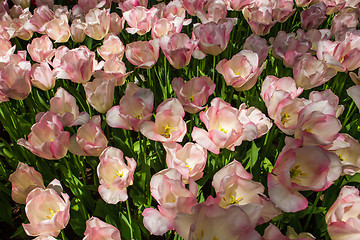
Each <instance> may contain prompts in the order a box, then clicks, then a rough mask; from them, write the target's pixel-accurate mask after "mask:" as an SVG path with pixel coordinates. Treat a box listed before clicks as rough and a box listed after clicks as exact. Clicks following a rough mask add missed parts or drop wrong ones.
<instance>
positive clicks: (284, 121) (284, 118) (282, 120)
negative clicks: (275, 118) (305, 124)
mask: <svg viewBox="0 0 360 240" xmlns="http://www.w3.org/2000/svg"><path fill="white" fill-rule="evenodd" d="M289 118H290V115H289V114H287V113H284V115H282V116H281V123H282V124H285V123H286V122H287V121H289Z"/></svg>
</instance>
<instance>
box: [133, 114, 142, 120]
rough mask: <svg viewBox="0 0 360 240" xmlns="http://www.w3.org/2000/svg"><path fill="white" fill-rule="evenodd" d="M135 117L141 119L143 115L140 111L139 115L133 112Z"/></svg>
mask: <svg viewBox="0 0 360 240" xmlns="http://www.w3.org/2000/svg"><path fill="white" fill-rule="evenodd" d="M134 117H135V118H136V119H142V118H143V115H142V113H140V114H139V115H138V114H135V116H134Z"/></svg>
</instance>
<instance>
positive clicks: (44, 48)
mask: <svg viewBox="0 0 360 240" xmlns="http://www.w3.org/2000/svg"><path fill="white" fill-rule="evenodd" d="M27 50H28V53H29V55H30V57H31V59H32V60H33V61H35V62H38V63H40V62H42V61H44V60H50V59H51V58H52V57H53V56H54V50H53V44H52V42H51V40H50V38H49V37H48V36H47V35H43V36H42V37H41V38H34V39H33V40H32V42H31V44H28V45H27Z"/></svg>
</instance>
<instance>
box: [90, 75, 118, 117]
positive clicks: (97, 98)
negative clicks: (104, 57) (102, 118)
mask: <svg viewBox="0 0 360 240" xmlns="http://www.w3.org/2000/svg"><path fill="white" fill-rule="evenodd" d="M83 86H84V90H85V93H86V100H87V101H88V102H89V103H90V105H91V106H92V107H93V108H95V109H96V111H98V112H99V113H106V112H107V111H108V110H109V109H110V108H111V107H112V105H113V101H114V91H115V82H114V81H112V80H109V81H108V80H104V79H100V78H95V79H94V81H92V82H87V83H85V84H83Z"/></svg>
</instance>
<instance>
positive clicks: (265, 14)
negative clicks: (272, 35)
mask: <svg viewBox="0 0 360 240" xmlns="http://www.w3.org/2000/svg"><path fill="white" fill-rule="evenodd" d="M259 2H260V3H261V1H259ZM242 12H243V15H244V17H245V19H246V21H247V22H248V23H249V25H250V27H251V30H252V31H253V32H254V33H256V34H258V35H266V34H268V33H269V31H270V28H271V27H272V26H274V25H275V23H276V22H277V21H275V20H273V18H272V15H273V9H272V8H271V7H270V6H256V5H254V6H252V5H249V6H246V7H245V8H243V10H242Z"/></svg>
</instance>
